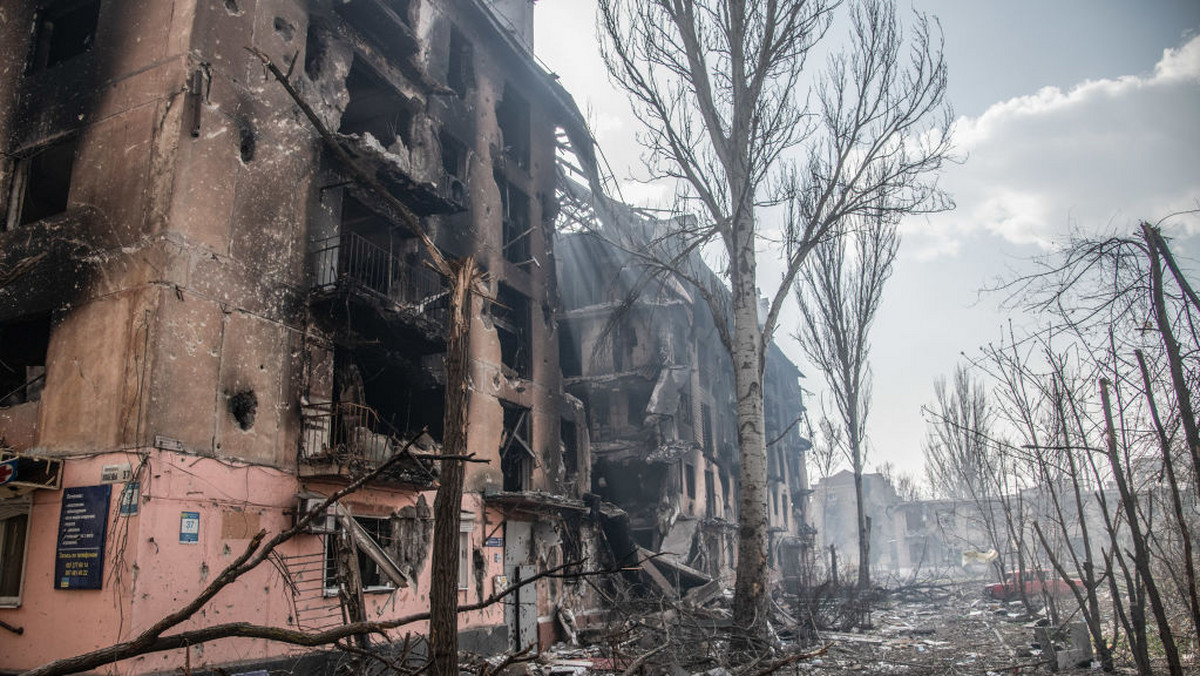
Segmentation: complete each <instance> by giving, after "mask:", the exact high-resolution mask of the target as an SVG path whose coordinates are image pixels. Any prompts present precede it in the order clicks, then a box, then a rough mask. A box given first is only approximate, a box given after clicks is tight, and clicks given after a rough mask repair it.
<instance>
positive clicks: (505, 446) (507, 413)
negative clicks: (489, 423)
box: [500, 404, 535, 491]
mask: <svg viewBox="0 0 1200 676" xmlns="http://www.w3.org/2000/svg"><path fill="white" fill-rule="evenodd" d="M532 428H533V421H532V420H531V415H530V411H529V409H527V408H523V407H521V406H512V405H508V404H505V405H504V434H503V436H502V437H501V439H500V469H501V471H502V472H503V474H504V490H506V491H527V490H530V489H531V488H532V486H533V459H534V457H535V456H534V453H533V446H532V445H531V444H530V440H531V436H530V431H531V430H532Z"/></svg>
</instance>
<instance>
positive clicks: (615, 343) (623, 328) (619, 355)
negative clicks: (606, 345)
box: [610, 320, 638, 373]
mask: <svg viewBox="0 0 1200 676" xmlns="http://www.w3.org/2000/svg"><path fill="white" fill-rule="evenodd" d="M610 339H611V340H612V362H613V371H615V372H617V373H620V372H621V371H624V370H625V369H629V368H633V366H634V363H633V350H634V348H635V347H637V344H638V338H637V331H636V330H634V329H633V328H632V327H630V326H629V323H628V321H626V320H622V321H621V322H619V323H617V324H616V325H614V326H613V330H612V335H611V338H610Z"/></svg>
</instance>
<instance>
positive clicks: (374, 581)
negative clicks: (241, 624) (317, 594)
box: [323, 514, 398, 596]
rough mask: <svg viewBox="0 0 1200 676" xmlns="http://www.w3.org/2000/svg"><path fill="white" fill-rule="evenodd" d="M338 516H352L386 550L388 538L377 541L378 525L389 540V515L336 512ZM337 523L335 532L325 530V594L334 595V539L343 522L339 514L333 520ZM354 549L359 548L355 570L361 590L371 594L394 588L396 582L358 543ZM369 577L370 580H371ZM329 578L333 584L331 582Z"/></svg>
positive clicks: (392, 531) (335, 562)
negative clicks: (382, 527) (382, 526)
mask: <svg viewBox="0 0 1200 676" xmlns="http://www.w3.org/2000/svg"><path fill="white" fill-rule="evenodd" d="M339 517H348V518H351V519H354V521H355V523H357V524H358V526H359V527H360V528H361V529H362V531H363V532H364V533H365V534H366V535H367V536H368V537H370V538H371V540H372V541H373V542H374V544H375V545H376V546H377V547H379V548H380V549H381V550H383V551H384V552H386V551H387V549H388V545H389V544H390V542H380V537H381V536H380V533H381V532H382V529H381V528H380V526H381V525H385V526H386V528H387V533H388V534H387V535H386V536H382V537H385V538H386V539H387V540H388V541H390V540H391V538H392V537H393V533H394V528H393V526H394V524H393V523H392V519H391V517H387V516H360V515H353V516H350V515H349V514H339ZM336 524H337V525H336V526H335V528H334V532H332V533H329V534H327V535H326V536H325V538H324V540H325V542H324V549H325V557H324V563H325V566H324V582H323V585H324V593H325V596H337V594H338V583H337V545H336V543H335V539H336V538H339V537H342V532H343V530H344V526H343V524H342V519H341V518H339V519H337V520H336ZM356 549H357V552H358V574H359V578H360V579H361V581H362V590H363V593H364V594H371V593H382V592H391V591H395V590H396V589H397V587H398V585H397V584H396V583H395V582H393V581H392V580H390V579H388V576H387V574H386V573H385V572H384V571H383V570H382V569H381V567H380V566H379V564H378V563H377V562H376V561H375V560H374V559H372V558H371V556H370V555H369V554H368V553H367V552H365V551H364V550H363V549H362V548H361V547H356ZM368 580H370V582H369V581H368ZM331 581H332V583H333V584H330V582H331Z"/></svg>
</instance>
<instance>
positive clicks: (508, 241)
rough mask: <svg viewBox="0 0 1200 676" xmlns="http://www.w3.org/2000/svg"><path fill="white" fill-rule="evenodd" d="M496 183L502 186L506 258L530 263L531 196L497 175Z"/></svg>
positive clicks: (513, 261) (501, 199)
mask: <svg viewBox="0 0 1200 676" xmlns="http://www.w3.org/2000/svg"><path fill="white" fill-rule="evenodd" d="M496 185H497V186H498V187H499V188H500V208H501V211H502V214H501V215H502V217H503V219H504V258H505V259H506V260H508V261H509V262H512V263H516V264H518V265H522V264H525V263H529V262H530V249H529V242H530V239H531V237H530V235H531V233H532V232H533V223H532V221H531V219H530V217H529V196H528V195H526V194H525V193H523V192H521V191H520V190H518V189H516V188H514V187H513V186H512V185H511V184H510V183H509V182H508V181H506V180H504V179H503V178H502V177H499V176H497V177H496Z"/></svg>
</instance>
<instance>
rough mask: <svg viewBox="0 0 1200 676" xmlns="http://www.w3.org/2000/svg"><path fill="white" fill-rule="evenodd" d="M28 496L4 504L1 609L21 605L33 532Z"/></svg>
mask: <svg viewBox="0 0 1200 676" xmlns="http://www.w3.org/2000/svg"><path fill="white" fill-rule="evenodd" d="M29 507H30V502H29V500H28V498H25V499H23V500H21V499H18V500H6V501H4V502H3V503H2V504H0V608H15V607H17V606H19V605H21V587H22V585H23V582H24V580H25V554H26V544H27V542H28V539H29V538H28V534H29Z"/></svg>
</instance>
